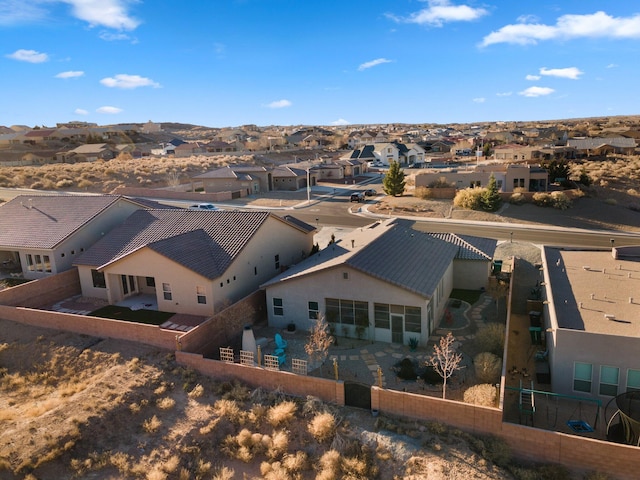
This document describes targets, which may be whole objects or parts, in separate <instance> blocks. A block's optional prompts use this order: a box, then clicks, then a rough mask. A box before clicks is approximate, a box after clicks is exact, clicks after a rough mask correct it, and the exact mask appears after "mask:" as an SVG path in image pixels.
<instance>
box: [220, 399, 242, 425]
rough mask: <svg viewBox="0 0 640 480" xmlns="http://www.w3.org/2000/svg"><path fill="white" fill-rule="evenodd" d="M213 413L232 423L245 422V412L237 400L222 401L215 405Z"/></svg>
mask: <svg viewBox="0 0 640 480" xmlns="http://www.w3.org/2000/svg"><path fill="white" fill-rule="evenodd" d="M213 413H214V414H215V415H217V416H219V417H222V418H226V419H227V420H229V421H230V422H232V423H241V422H242V421H243V420H244V412H243V410H242V409H241V408H240V405H238V402H236V401H235V400H227V399H224V398H223V399H220V400H216V403H214V404H213Z"/></svg>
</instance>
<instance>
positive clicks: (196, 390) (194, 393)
mask: <svg viewBox="0 0 640 480" xmlns="http://www.w3.org/2000/svg"><path fill="white" fill-rule="evenodd" d="M203 393H204V387H203V386H202V385H200V384H199V383H198V384H197V385H196V386H195V387H193V389H192V390H191V391H190V392H189V393H188V394H187V396H188V397H189V398H200V397H201V396H202V394H203Z"/></svg>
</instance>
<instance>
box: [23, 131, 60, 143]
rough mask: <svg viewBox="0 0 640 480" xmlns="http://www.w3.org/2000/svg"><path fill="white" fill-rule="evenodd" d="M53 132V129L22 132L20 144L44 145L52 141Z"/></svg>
mask: <svg viewBox="0 0 640 480" xmlns="http://www.w3.org/2000/svg"><path fill="white" fill-rule="evenodd" d="M55 132H56V129H55V128H36V129H34V130H30V131H28V132H24V133H23V134H22V135H21V137H20V138H21V140H22V143H29V144H31V145H35V144H37V143H45V142H48V141H51V140H53V139H54V137H53V134H54V133H55Z"/></svg>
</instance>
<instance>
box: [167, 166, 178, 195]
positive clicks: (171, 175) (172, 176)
mask: <svg viewBox="0 0 640 480" xmlns="http://www.w3.org/2000/svg"><path fill="white" fill-rule="evenodd" d="M167 186H169V187H171V188H173V189H174V190H175V189H177V188H178V187H179V186H180V172H178V171H177V170H171V171H169V172H168V173H167Z"/></svg>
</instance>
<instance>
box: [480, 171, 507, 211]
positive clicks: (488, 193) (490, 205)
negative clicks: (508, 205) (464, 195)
mask: <svg viewBox="0 0 640 480" xmlns="http://www.w3.org/2000/svg"><path fill="white" fill-rule="evenodd" d="M481 202H482V209H483V210H486V211H487V212H495V211H496V210H498V208H500V204H501V203H502V197H501V196H500V192H499V191H498V184H497V183H496V177H494V176H493V174H491V177H490V178H489V184H488V185H487V189H486V190H485V191H484V192H483V193H482V199H481Z"/></svg>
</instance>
